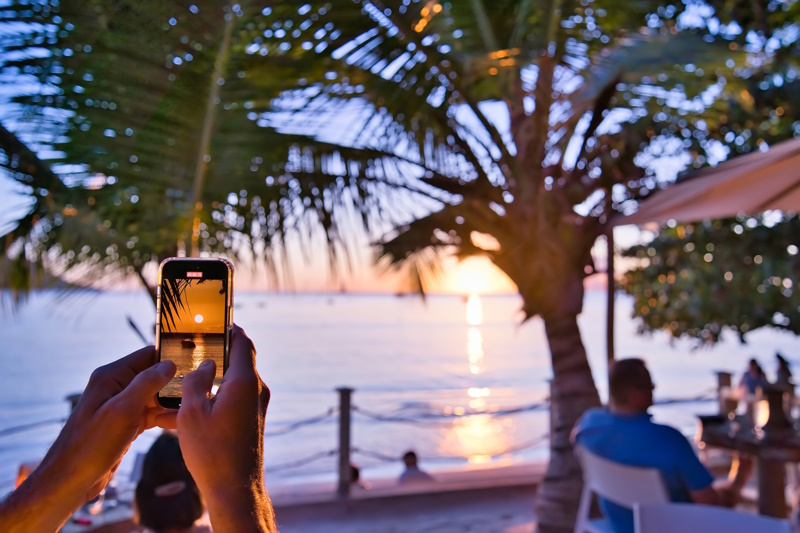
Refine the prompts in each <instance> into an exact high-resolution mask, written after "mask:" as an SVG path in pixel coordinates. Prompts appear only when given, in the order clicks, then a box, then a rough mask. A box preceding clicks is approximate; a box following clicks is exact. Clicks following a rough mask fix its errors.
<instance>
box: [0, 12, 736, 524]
mask: <svg viewBox="0 0 800 533" xmlns="http://www.w3.org/2000/svg"><path fill="white" fill-rule="evenodd" d="M262 7H263V6H258V7H256V6H254V5H251V4H250V3H249V2H245V1H242V2H238V3H234V2H225V1H207V2H202V3H200V2H198V3H196V4H191V3H190V2H178V1H176V2H155V1H152V2H149V1H148V2H146V1H143V0H138V1H131V2H102V1H95V2H90V3H86V2H69V1H62V2H60V3H59V5H58V7H54V6H51V5H50V4H49V3H48V2H46V1H44V0H41V1H32V2H29V3H28V2H26V3H25V4H24V5H16V4H15V5H14V6H12V7H10V8H6V9H4V10H3V12H2V14H0V16H2V17H4V20H6V21H8V22H10V23H13V24H15V26H13V28H14V29H15V32H14V34H13V35H14V38H13V39H12V40H11V41H9V42H6V43H5V50H6V52H7V56H6V62H5V68H4V72H5V73H6V74H8V73H13V74H16V75H17V76H18V77H19V76H23V75H24V76H28V77H29V80H28V81H29V83H28V84H27V85H24V86H22V87H23V88H26V89H27V90H24V89H22V88H21V89H19V90H18V93H19V94H18V95H17V96H16V97H15V98H14V103H15V105H16V107H15V108H14V109H15V110H16V114H13V115H10V116H6V117H4V123H5V124H6V126H7V127H8V128H9V129H11V130H13V131H14V134H12V135H11V136H12V137H14V142H19V139H25V142H26V143H28V144H33V145H35V147H41V146H47V147H48V148H49V149H50V150H51V151H50V152H49V153H47V154H46V157H45V156H42V157H41V159H40V158H37V157H36V156H35V154H33V153H32V152H30V151H29V152H28V153H27V155H26V156H25V157H26V158H27V159H26V160H27V161H30V163H29V164H28V165H27V166H23V167H20V166H19V164H18V161H17V160H16V159H14V157H15V156H13V155H12V156H11V157H9V158H7V160H6V161H4V162H2V164H3V165H4V166H5V167H6V168H7V169H9V170H11V171H12V173H13V175H14V176H16V177H17V179H18V180H19V181H21V182H23V183H27V182H28V181H30V180H31V179H34V182H32V183H36V184H35V185H33V186H32V187H31V190H30V196H31V198H32V200H33V204H32V206H33V207H32V210H31V213H32V214H31V215H29V216H28V218H27V219H23V222H26V223H24V224H21V225H20V226H19V227H18V228H17V229H15V230H13V231H12V232H11V233H9V235H8V236H7V243H8V244H7V246H6V252H7V256H8V258H9V259H7V261H11V260H13V259H15V258H16V260H17V262H18V263H20V259H19V258H20V257H22V260H21V263H20V265H19V269H23V268H24V267H25V265H27V264H28V263H27V261H31V260H34V259H35V260H39V261H43V262H44V263H46V264H47V265H49V266H50V267H51V268H56V269H60V270H58V272H62V273H63V272H65V271H66V272H68V271H69V270H73V271H80V270H79V269H81V268H86V264H87V262H88V263H89V264H90V265H95V266H97V267H98V268H101V269H103V271H105V270H108V269H112V270H114V269H116V270H117V271H119V269H122V272H123V273H135V274H138V275H139V276H140V278H141V279H143V280H144V277H143V275H142V270H143V268H144V267H145V265H147V264H150V263H152V262H153V261H156V260H157V258H161V257H164V256H166V255H174V254H176V253H180V252H181V251H185V252H186V253H190V254H197V253H199V252H209V253H230V254H239V253H249V254H253V255H254V256H255V257H257V258H260V259H263V260H264V262H265V263H266V264H267V265H268V266H269V268H270V272H271V273H272V275H273V276H274V277H276V278H277V277H279V276H280V274H281V273H283V274H284V275H286V274H288V273H289V271H290V269H289V268H288V263H287V261H288V255H287V250H286V242H287V239H290V238H294V237H292V235H294V236H295V237H296V236H298V235H300V236H304V235H308V234H313V233H314V232H315V231H321V232H322V234H323V235H324V237H325V239H326V241H327V243H328V251H329V257H330V263H331V266H332V267H334V268H335V267H336V266H337V265H340V264H341V262H342V261H343V259H342V258H343V257H344V258H346V256H347V252H348V247H347V245H346V242H347V240H346V238H345V237H346V235H348V234H349V233H351V232H352V231H355V230H357V229H358V228H357V227H356V226H355V225H354V224H353V221H354V220H358V221H360V224H361V229H363V230H365V231H366V232H367V233H368V235H370V236H371V237H373V238H374V241H375V245H376V248H377V251H378V258H379V261H380V262H382V263H383V264H385V265H388V266H391V267H396V268H404V269H407V271H408V272H409V274H410V275H411V277H412V279H413V280H414V281H415V283H416V285H417V287H418V288H419V289H420V290H424V287H425V279H426V275H427V274H428V273H429V272H430V271H431V270H432V269H435V267H436V264H437V261H438V259H439V258H440V257H442V256H443V255H447V254H455V255H457V256H458V257H467V256H472V255H480V256H485V257H488V258H489V259H490V260H491V261H492V262H493V263H494V264H495V265H497V266H498V267H499V268H500V269H501V270H503V271H504V272H505V273H506V274H507V275H508V276H509V278H510V279H511V280H513V281H514V283H515V284H516V285H517V287H518V289H519V293H520V295H521V297H522V299H523V302H524V307H523V309H524V312H525V316H526V317H527V318H531V317H534V316H540V317H542V319H543V320H544V323H545V329H546V333H547V338H548V342H549V345H550V350H551V356H552V363H553V395H552V399H551V400H552V406H553V409H552V414H553V423H552V428H553V435H552V438H551V443H552V448H551V458H550V465H549V468H548V472H547V476H546V480H545V483H544V485H543V486H542V489H541V490H540V492H539V497H538V501H539V503H538V512H539V527H540V529H541V530H543V531H565V530H568V529H570V528H571V524H572V522H573V520H574V516H575V511H576V508H577V498H578V495H579V494H580V490H579V489H580V485H581V477H580V470H579V466H578V464H577V462H576V461H575V459H574V457H573V454H572V448H571V444H570V441H569V432H570V430H571V428H572V427H573V425H574V423H575V422H576V420H577V419H578V417H579V416H580V415H581V414H582V413H583V412H584V411H585V410H586V409H587V408H588V407H591V406H596V405H599V403H600V400H599V397H598V393H597V390H596V388H595V385H594V381H593V378H592V374H591V371H590V368H589V365H588V363H587V359H586V352H585V349H584V346H583V343H582V341H581V335H580V331H579V329H578V325H577V316H578V314H579V313H580V312H581V308H582V302H583V291H584V289H583V279H584V277H586V276H587V275H589V274H591V273H593V272H594V271H595V267H594V264H593V261H592V257H591V253H590V250H591V247H592V246H593V244H594V242H595V240H596V239H597V237H598V236H600V235H603V233H604V232H605V231H606V224H607V222H608V219H609V218H610V216H611V215H612V214H613V213H614V212H616V211H620V210H626V209H629V208H630V207H629V206H632V205H635V202H636V200H637V199H638V198H640V197H642V196H645V195H647V194H649V193H650V192H651V191H652V190H653V189H655V188H657V186H658V183H657V180H656V179H655V177H654V174H653V169H652V167H651V166H648V162H649V161H651V160H652V159H654V158H656V157H658V156H659V155H664V153H665V152H667V151H669V150H674V151H675V152H676V153H681V152H683V151H685V150H686V149H696V150H698V151H700V150H702V149H703V148H704V144H703V142H704V138H703V136H702V135H701V134H702V126H700V125H699V123H698V122H697V120H696V119H694V118H689V117H687V110H688V109H693V108H694V109H696V108H697V105H698V103H699V105H700V107H701V108H702V107H703V102H704V100H702V99H701V97H700V96H698V95H701V93H703V91H706V90H707V89H708V88H709V87H710V86H713V85H714V84H717V83H719V77H720V76H721V75H722V74H724V73H725V72H726V70H725V67H724V61H723V60H721V59H720V58H722V59H724V57H725V55H724V54H723V53H722V52H721V51H720V49H718V48H716V47H715V46H713V45H712V44H710V43H705V42H703V41H702V40H701V39H700V37H699V36H698V35H695V34H693V33H687V32H678V31H676V24H675V22H674V20H675V18H676V17H677V15H678V14H679V12H678V10H676V8H675V7H674V6H673V7H670V8H669V9H666V10H665V9H664V8H660V9H659V5H658V3H656V2H646V1H645V2H634V3H630V2H611V1H607V0H594V1H582V2H577V1H572V0H552V1H550V2H531V1H529V0H513V1H512V0H495V1H493V2H486V1H484V0H469V1H465V0H451V1H450V2H447V3H445V2H442V3H440V2H438V1H436V0H430V1H422V2H421V1H418V0H403V1H381V0H372V1H369V0H356V1H353V0H327V1H323V2H318V1H308V2H306V3H295V2H285V3H282V4H278V5H274V6H272V7H266V8H263V9H262ZM23 23H24V24H23ZM645 24H647V25H648V26H650V28H651V29H649V30H647V31H644V30H640V28H641V27H642V26H643V25H645ZM723 50H724V51H727V47H724V48H723ZM687 63H690V64H691V65H692V67H693V68H692V69H688V68H683V65H685V64H687ZM30 87H35V89H34V90H30ZM708 94H709V91H706V93H705V94H704V95H703V97H704V98H705V97H708ZM712 96H713V94H712ZM687 131H688V134H687V133H686V132H687ZM695 132H700V133H701V134H696V133H695ZM675 137H679V141H680V142H679V143H678V146H677V147H673V145H674V143H672V144H671V143H670V142H668V141H669V140H670V139H672V138H675ZM0 140H2V139H0ZM14 146H15V145H13V142H11V141H9V142H8V143H6V142H4V143H3V148H4V149H5V150H6V153H7V154H16V153H17V152H16V151H15V148H14ZM20 153H21V152H20ZM39 153H40V154H41V153H42V151H41V150H40V151H39ZM15 161H16V163H15ZM29 169H30V170H29ZM38 169H42V170H40V171H39V170H38ZM33 170H37V172H40V173H43V174H44V175H45V176H46V177H47V180H45V181H36V180H38V179H39V178H38V177H37V176H39V174H37V173H32V172H33ZM54 176H55V179H53V177H54ZM354 215H356V216H354ZM78 218H81V219H82V220H81V221H80V224H76V225H77V226H79V227H80V228H82V230H81V231H83V232H84V233H85V232H87V231H88V232H90V233H92V236H91V237H90V238H86V239H84V241H85V243H82V242H79V241H77V240H76V239H73V238H70V237H69V236H68V235H69V232H68V230H67V229H66V225H67V221H69V220H70V219H78ZM69 231H72V230H69ZM15 247H16V248H15ZM21 250H22V251H24V252H25V253H21V252H20V251H21ZM3 281H4V283H6V284H8V282H9V281H11V280H10V279H9V278H8V277H4V279H3Z"/></svg>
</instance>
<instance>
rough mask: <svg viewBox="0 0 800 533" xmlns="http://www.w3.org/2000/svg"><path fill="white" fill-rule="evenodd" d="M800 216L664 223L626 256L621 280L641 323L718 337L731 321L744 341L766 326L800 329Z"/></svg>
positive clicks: (705, 340)
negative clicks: (630, 264) (628, 265)
mask: <svg viewBox="0 0 800 533" xmlns="http://www.w3.org/2000/svg"><path fill="white" fill-rule="evenodd" d="M798 250H800V217H796V216H795V217H789V218H786V219H785V220H782V221H780V222H778V223H776V224H774V225H772V224H765V223H764V220H763V219H759V218H736V219H727V220H717V221H714V222H705V223H700V224H689V225H677V226H675V227H674V228H668V227H667V228H663V229H662V231H661V233H660V234H659V235H658V237H657V238H656V239H654V240H653V241H652V242H651V243H650V244H647V245H643V246H635V247H633V248H631V249H630V250H628V251H626V252H625V256H626V257H633V258H637V259H639V261H640V263H641V266H639V267H638V268H635V269H632V270H630V271H628V272H627V273H626V274H625V276H624V278H623V282H622V285H623V288H624V289H625V290H626V291H627V292H628V293H630V294H631V295H632V296H633V297H634V316H635V317H637V318H641V319H642V323H641V327H640V331H642V332H653V331H656V330H665V331H667V332H669V334H670V335H672V337H675V338H679V337H688V338H693V339H696V340H697V341H698V343H699V344H713V343H716V342H717V341H719V339H720V335H721V334H722V332H723V331H724V330H725V329H726V328H727V329H730V330H732V331H734V332H736V333H737V334H738V335H739V336H740V338H741V340H742V342H744V339H745V334H746V333H748V332H750V331H753V330H755V329H757V328H760V327H763V326H771V327H774V328H779V329H784V330H788V331H791V332H794V333H796V334H800V290H798V283H800V277H799V276H798V273H800V254H798Z"/></svg>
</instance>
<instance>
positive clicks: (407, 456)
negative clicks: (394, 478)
mask: <svg viewBox="0 0 800 533" xmlns="http://www.w3.org/2000/svg"><path fill="white" fill-rule="evenodd" d="M403 464H405V465H406V468H412V467H415V466H417V454H416V453H415V452H414V450H409V451H407V452H406V453H404V454H403Z"/></svg>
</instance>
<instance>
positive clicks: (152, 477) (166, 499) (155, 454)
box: [136, 432, 205, 533]
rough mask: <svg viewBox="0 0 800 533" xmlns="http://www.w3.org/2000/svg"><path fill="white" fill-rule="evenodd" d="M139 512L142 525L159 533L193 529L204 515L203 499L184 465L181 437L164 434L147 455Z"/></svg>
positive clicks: (139, 489)
mask: <svg viewBox="0 0 800 533" xmlns="http://www.w3.org/2000/svg"><path fill="white" fill-rule="evenodd" d="M136 509H137V514H138V521H139V524H141V525H143V526H145V527H146V528H148V529H151V530H152V531H155V532H156V533H160V532H162V531H168V530H181V529H189V528H191V527H192V525H193V524H194V523H195V521H196V520H197V519H198V518H200V517H201V516H202V515H203V512H204V510H205V508H204V506H203V500H202V498H201V497H200V491H199V489H198V488H197V485H196V484H195V482H194V479H193V478H192V475H191V474H190V473H189V470H188V469H187V468H186V463H184V462H183V454H182V453H181V447H180V445H179V443H178V437H177V435H175V434H173V433H168V432H165V433H163V434H162V435H161V436H160V437H158V438H157V439H156V441H155V442H154V443H153V445H152V446H151V447H150V450H149V451H148V452H147V455H145V458H144V465H143V467H142V477H141V479H140V480H139V484H138V485H137V486H136Z"/></svg>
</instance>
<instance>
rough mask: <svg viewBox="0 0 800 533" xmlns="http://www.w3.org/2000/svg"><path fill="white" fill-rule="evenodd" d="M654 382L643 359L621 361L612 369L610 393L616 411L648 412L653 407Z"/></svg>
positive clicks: (612, 405)
mask: <svg viewBox="0 0 800 533" xmlns="http://www.w3.org/2000/svg"><path fill="white" fill-rule="evenodd" d="M654 388H655V385H653V380H652V379H651V378H650V372H649V371H648V370H647V367H646V366H645V364H644V361H642V360H641V359H620V360H619V361H617V362H615V363H614V366H612V367H611V373H610V375H609V393H610V396H611V407H612V409H614V410H616V411H625V412H642V413H644V412H646V411H647V409H648V408H649V407H650V406H651V405H653V389H654Z"/></svg>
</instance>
